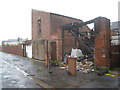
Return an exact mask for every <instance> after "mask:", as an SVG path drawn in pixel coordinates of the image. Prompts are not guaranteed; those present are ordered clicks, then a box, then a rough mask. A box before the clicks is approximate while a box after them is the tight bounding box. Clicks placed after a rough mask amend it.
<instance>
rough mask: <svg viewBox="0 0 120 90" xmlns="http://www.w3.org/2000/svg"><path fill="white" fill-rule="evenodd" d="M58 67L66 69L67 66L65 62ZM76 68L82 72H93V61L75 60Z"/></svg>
mask: <svg viewBox="0 0 120 90" xmlns="http://www.w3.org/2000/svg"><path fill="white" fill-rule="evenodd" d="M60 69H62V70H64V69H66V70H68V66H67V64H63V65H62V66H61V67H60ZM76 70H77V71H80V72H83V73H90V72H94V71H95V70H94V63H93V62H92V61H88V60H87V59H86V60H82V61H80V62H78V61H76Z"/></svg>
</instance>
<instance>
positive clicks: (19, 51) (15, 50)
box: [2, 45, 23, 56]
mask: <svg viewBox="0 0 120 90" xmlns="http://www.w3.org/2000/svg"><path fill="white" fill-rule="evenodd" d="M2 51H3V52H7V53H10V54H16V55H20V56H23V49H22V45H17V46H2Z"/></svg>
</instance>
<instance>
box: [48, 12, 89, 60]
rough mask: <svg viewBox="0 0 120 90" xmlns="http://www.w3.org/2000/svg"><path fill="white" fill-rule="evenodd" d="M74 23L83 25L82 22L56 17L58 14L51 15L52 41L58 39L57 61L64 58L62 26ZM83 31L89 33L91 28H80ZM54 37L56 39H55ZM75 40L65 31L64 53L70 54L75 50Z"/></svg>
mask: <svg viewBox="0 0 120 90" xmlns="http://www.w3.org/2000/svg"><path fill="white" fill-rule="evenodd" d="M72 22H79V23H81V22H82V20H78V19H74V18H70V17H66V16H61V15H56V14H50V26H51V27H50V29H51V30H50V35H51V39H54V38H55V39H58V40H56V41H57V59H58V60H60V59H61V58H62V40H61V38H62V37H61V30H60V26H62V25H64V24H67V23H72ZM80 30H81V31H83V32H85V31H89V28H88V27H87V26H83V27H82V28H80ZM53 37H54V38H53ZM75 47H76V46H75V39H74V37H73V36H72V35H71V34H70V33H69V32H68V31H64V53H70V52H71V50H72V48H75Z"/></svg>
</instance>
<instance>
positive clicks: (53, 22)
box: [32, 10, 89, 59]
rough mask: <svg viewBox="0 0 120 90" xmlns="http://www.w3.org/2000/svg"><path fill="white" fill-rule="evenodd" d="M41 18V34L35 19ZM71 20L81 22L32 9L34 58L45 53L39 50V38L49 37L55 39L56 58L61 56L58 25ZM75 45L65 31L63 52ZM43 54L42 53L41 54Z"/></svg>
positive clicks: (83, 29) (86, 28)
mask: <svg viewBox="0 0 120 90" xmlns="http://www.w3.org/2000/svg"><path fill="white" fill-rule="evenodd" d="M38 18H41V34H38V26H37V20H38ZM71 22H82V21H81V20H78V19H73V18H69V17H66V16H61V15H57V14H53V13H47V12H42V11H37V10H32V46H33V47H32V51H33V52H32V54H33V57H34V58H37V59H40V58H43V57H41V56H40V54H41V53H42V54H43V53H45V51H44V50H41V49H40V48H39V47H40V43H39V40H44V39H49V40H54V41H56V45H57V46H56V47H57V48H56V50H57V59H61V57H62V40H61V30H60V26H62V25H64V24H67V23H71ZM88 30H89V28H88V27H86V26H84V27H82V28H81V31H88ZM56 39H57V40H56ZM74 46H75V41H74V39H73V38H72V36H71V35H70V34H69V33H68V32H65V46H64V48H65V52H70V51H71V49H72V47H74ZM43 56H44V55H43Z"/></svg>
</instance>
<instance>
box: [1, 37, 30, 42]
mask: <svg viewBox="0 0 120 90" xmlns="http://www.w3.org/2000/svg"><path fill="white" fill-rule="evenodd" d="M27 40H28V39H22V38H18V39H8V40H4V41H3V42H24V41H27Z"/></svg>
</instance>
